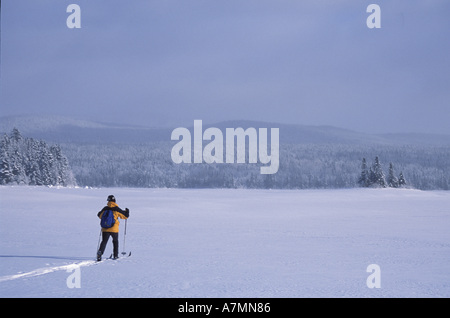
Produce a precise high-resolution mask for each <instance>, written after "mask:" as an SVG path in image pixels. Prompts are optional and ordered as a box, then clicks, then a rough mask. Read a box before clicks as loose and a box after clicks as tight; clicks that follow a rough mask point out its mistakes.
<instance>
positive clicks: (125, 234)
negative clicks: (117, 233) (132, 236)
mask: <svg viewBox="0 0 450 318" xmlns="http://www.w3.org/2000/svg"><path fill="white" fill-rule="evenodd" d="M127 221H128V219H125V232H124V234H123V252H122V255H125V254H126V252H125V238H126V237H127V223H128V222H127Z"/></svg>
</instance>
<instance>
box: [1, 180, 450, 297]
mask: <svg viewBox="0 0 450 318" xmlns="http://www.w3.org/2000/svg"><path fill="white" fill-rule="evenodd" d="M109 194H113V195H115V196H116V199H117V203H118V204H119V206H120V207H121V208H122V209H124V208H126V207H128V208H129V209H130V219H129V220H128V224H127V236H126V247H125V250H126V251H127V252H129V251H131V252H132V256H131V257H130V258H126V259H121V260H119V261H105V262H102V263H95V262H94V261H93V259H94V257H95V252H96V248H97V244H98V239H99V230H100V226H99V219H98V218H97V212H98V211H100V210H101V208H102V207H103V206H104V205H105V204H106V197H107V196H108V195H109ZM0 213H1V221H0V238H1V239H0V262H1V263H0V264H1V266H0V297H252V298H253V297H273V298H276V297H289V298H291V297H296V298H297V297H450V273H449V268H450V231H449V229H450V192H448V191H447V192H445V191H429V192H428V191H417V190H410V189H345V190H298V191H297V190H240V189H226V190H222V189H205V190H187V189H132V188H112V189H82V188H46V187H0ZM124 225H125V222H124V221H123V220H121V225H120V240H119V241H120V252H122V250H123V234H124ZM111 250H112V243H111V241H110V242H109V243H108V246H107V249H106V252H105V255H106V254H107V255H109V254H110V253H111ZM371 264H376V265H378V266H379V269H380V271H379V272H377V273H375V272H374V274H377V275H378V276H376V277H375V278H374V279H375V280H376V281H377V282H379V283H380V287H381V288H369V287H368V285H367V279H368V277H369V276H370V275H372V273H369V272H367V271H366V270H367V267H368V266H369V265H371ZM75 268H76V269H77V270H78V273H79V274H78V275H79V276H77V278H79V282H80V286H79V287H80V288H69V287H68V284H67V281H68V278H69V276H70V275H72V274H74V273H75V272H76V270H74V269H75ZM68 270H69V271H68ZM371 277H372V276H371Z"/></svg>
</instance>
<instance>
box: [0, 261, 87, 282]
mask: <svg viewBox="0 0 450 318" xmlns="http://www.w3.org/2000/svg"><path fill="white" fill-rule="evenodd" d="M94 264H96V262H95V261H83V262H79V263H73V264H69V265H62V266H52V267H43V268H38V269H35V270H32V271H30V272H26V273H20V274H16V275H8V276H2V277H0V283H1V282H5V281H9V280H14V279H18V278H29V277H34V276H40V275H45V274H49V273H53V272H56V271H67V270H73V269H75V268H79V267H82V266H91V265H94Z"/></svg>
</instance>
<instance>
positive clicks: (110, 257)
mask: <svg viewBox="0 0 450 318" xmlns="http://www.w3.org/2000/svg"><path fill="white" fill-rule="evenodd" d="M122 255H126V256H122V257H117V258H114V257H113V255H112V254H111V255H109V257H106V258H103V259H101V260H98V259H97V258H96V259H95V261H96V262H97V263H100V262H104V261H106V260H113V261H117V260H119V259H121V258H128V257H130V256H131V252H129V253H128V255H127V253H125V252H122Z"/></svg>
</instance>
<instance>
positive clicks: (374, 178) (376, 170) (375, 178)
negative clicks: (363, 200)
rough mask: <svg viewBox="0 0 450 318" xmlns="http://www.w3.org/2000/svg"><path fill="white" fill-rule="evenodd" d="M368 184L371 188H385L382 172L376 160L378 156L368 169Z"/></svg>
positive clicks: (378, 160) (378, 161)
mask: <svg viewBox="0 0 450 318" xmlns="http://www.w3.org/2000/svg"><path fill="white" fill-rule="evenodd" d="M369 184H370V186H372V187H381V188H386V186H387V184H386V179H385V176H384V172H383V169H382V167H381V164H380V159H379V158H378V156H376V157H375V162H374V163H373V165H372V167H371V168H370V173H369Z"/></svg>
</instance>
